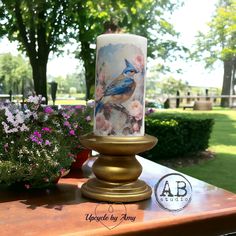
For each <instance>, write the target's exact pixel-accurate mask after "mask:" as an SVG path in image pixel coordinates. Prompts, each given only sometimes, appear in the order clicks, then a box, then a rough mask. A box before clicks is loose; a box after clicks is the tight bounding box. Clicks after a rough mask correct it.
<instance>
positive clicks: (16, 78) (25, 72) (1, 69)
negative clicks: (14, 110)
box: [0, 53, 33, 94]
mask: <svg viewBox="0 0 236 236" xmlns="http://www.w3.org/2000/svg"><path fill="white" fill-rule="evenodd" d="M31 73H32V72H31V68H30V65H29V63H27V62H26V60H25V59H24V58H23V57H22V56H20V55H18V56H13V55H11V54H10V53H5V54H1V55H0V83H2V84H3V91H2V92H3V93H9V91H10V90H12V92H13V93H16V94H19V93H21V92H22V90H23V89H24V88H26V87H28V88H32V86H33V85H32V83H33V81H32V79H31Z"/></svg>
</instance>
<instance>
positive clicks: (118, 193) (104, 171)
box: [80, 134, 157, 202]
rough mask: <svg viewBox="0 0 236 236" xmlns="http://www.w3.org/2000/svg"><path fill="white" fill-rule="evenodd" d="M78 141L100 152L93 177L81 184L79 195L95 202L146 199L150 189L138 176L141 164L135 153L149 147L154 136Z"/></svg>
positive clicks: (152, 143)
mask: <svg viewBox="0 0 236 236" xmlns="http://www.w3.org/2000/svg"><path fill="white" fill-rule="evenodd" d="M80 141H81V143H82V144H83V145H84V146H85V147H87V148H90V149H93V150H95V151H97V152H99V153H100V155H99V157H98V159H97V160H96V161H95V162H94V164H93V167H92V170H93V173H94V174H95V176H96V178H93V179H89V180H88V181H87V182H86V183H85V184H83V185H82V188H81V191H82V194H83V196H85V197H88V198H91V199H96V200H99V201H109V202H135V201H141V200H144V199H147V198H150V196H151V194H152V190H151V188H150V187H149V186H148V185H147V184H146V183H145V182H144V181H142V180H138V177H139V176H140V174H141V173H142V166H141V165H140V163H139V162H138V161H137V159H136V158H135V155H136V154H138V153H140V152H144V151H146V150H149V149H151V148H152V147H154V146H155V144H156V143H157V139H156V138H155V137H152V136H150V135H145V136H132V137H131V136H125V137H115V136H96V135H94V134H88V135H85V136H82V137H81V139H80Z"/></svg>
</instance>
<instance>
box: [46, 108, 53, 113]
mask: <svg viewBox="0 0 236 236" xmlns="http://www.w3.org/2000/svg"><path fill="white" fill-rule="evenodd" d="M44 112H45V113H47V114H51V113H53V109H52V108H51V107H45V108H44Z"/></svg>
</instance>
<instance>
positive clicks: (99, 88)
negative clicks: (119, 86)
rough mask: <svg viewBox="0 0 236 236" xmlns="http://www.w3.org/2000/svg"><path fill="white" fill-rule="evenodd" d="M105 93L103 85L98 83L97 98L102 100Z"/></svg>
mask: <svg viewBox="0 0 236 236" xmlns="http://www.w3.org/2000/svg"><path fill="white" fill-rule="evenodd" d="M103 95H104V91H103V88H102V86H101V85H98V86H97V87H96V100H97V101H98V100H100V99H101V98H102V97H103Z"/></svg>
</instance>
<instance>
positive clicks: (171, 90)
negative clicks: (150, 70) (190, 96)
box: [160, 77, 188, 95]
mask: <svg viewBox="0 0 236 236" xmlns="http://www.w3.org/2000/svg"><path fill="white" fill-rule="evenodd" d="M160 88H161V90H162V94H168V95H176V92H177V91H179V92H182V93H184V92H186V91H187V89H188V84H187V83H186V82H185V83H184V82H183V81H182V80H176V79H174V78H173V77H169V78H165V79H163V80H162V81H160Z"/></svg>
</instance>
